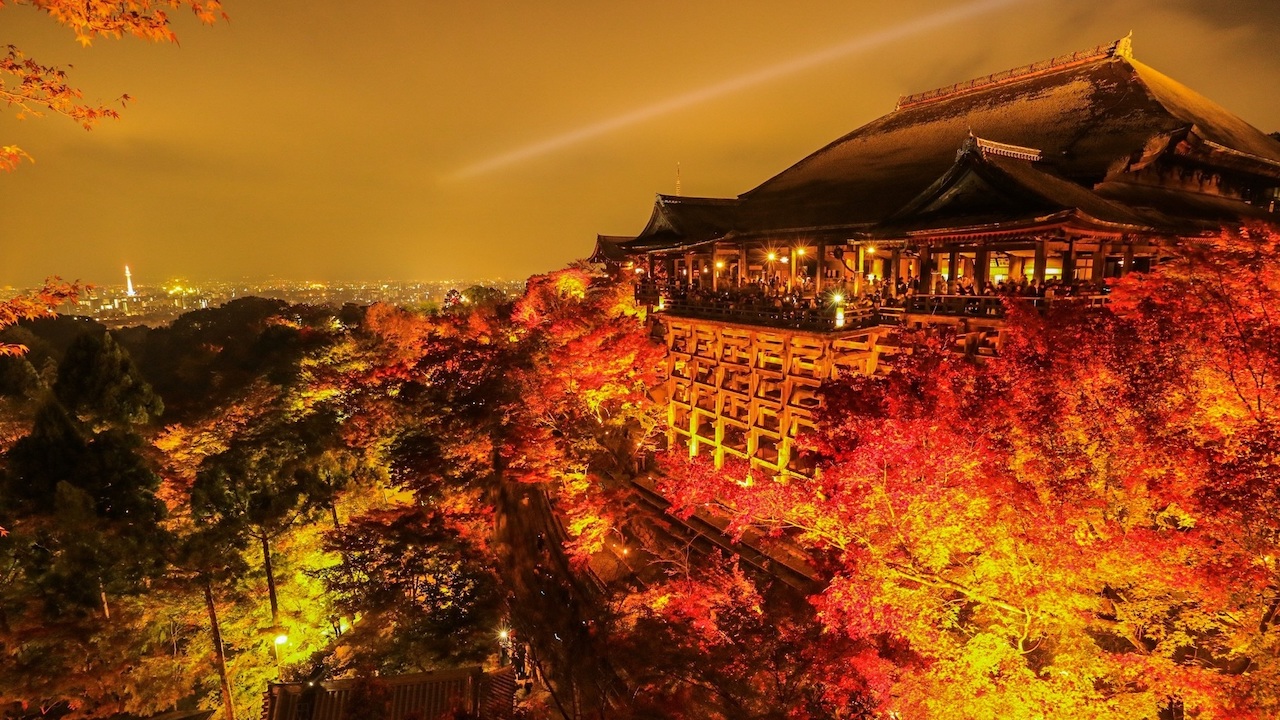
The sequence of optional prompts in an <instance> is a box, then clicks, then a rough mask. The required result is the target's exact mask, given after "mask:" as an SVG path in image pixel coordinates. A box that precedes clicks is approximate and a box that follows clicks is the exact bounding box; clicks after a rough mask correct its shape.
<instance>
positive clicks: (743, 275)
mask: <svg viewBox="0 0 1280 720" xmlns="http://www.w3.org/2000/svg"><path fill="white" fill-rule="evenodd" d="M750 273H751V262H750V260H748V259H747V244H746V243H745V242H740V243H738V287H742V286H743V285H745V284H746V282H747V275H749V274H750Z"/></svg>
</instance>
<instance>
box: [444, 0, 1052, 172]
mask: <svg viewBox="0 0 1280 720" xmlns="http://www.w3.org/2000/svg"><path fill="white" fill-rule="evenodd" d="M1027 1H1028V0H977V1H976V2H971V3H967V4H965V5H961V6H960V7H956V8H952V9H950V10H944V11H941V12H937V13H933V14H930V15H926V16H924V17H921V18H916V19H915V20H909V21H907V22H904V23H901V24H899V25H894V26H893V27H889V28H885V29H883V30H879V31H876V32H872V33H868V34H866V35H860V36H858V37H856V38H854V39H852V40H849V41H848V42H844V43H841V44H839V45H833V46H831V47H828V48H825V49H822V50H818V51H817V52H813V53H809V54H808V55H802V56H800V57H798V58H794V59H791V60H787V61H785V62H782V63H779V64H777V65H771V66H769V67H766V68H761V69H759V70H755V71H753V72H750V73H747V74H745V75H739V76H737V77H734V78H730V79H728V80H724V81H722V82H719V83H716V84H715V85H710V86H708V87H704V88H700V89H698V90H693V91H690V92H687V93H684V94H682V95H676V96H675V97H671V98H667V99H666V100H661V101H659V102H656V103H654V104H652V105H648V106H646V107H642V108H637V109H635V110H632V111H630V112H626V113H623V114H622V115H618V116H616V117H612V118H609V119H607V120H602V121H600V122H597V123H594V124H592V125H587V126H586V127H581V128H578V129H576V130H571V131H569V132H566V133H562V134H560V135H556V136H553V137H550V138H547V139H546V140H540V141H538V142H535V143H532V144H530V145H526V146H525V147H522V148H517V149H515V150H512V151H510V152H506V153H503V154H501V155H495V156H494V157H491V158H488V159H486V160H482V161H480V162H477V163H475V164H473V165H469V166H467V167H465V168H463V169H462V170H460V171H458V173H456V174H455V176H454V177H455V178H457V179H464V178H471V177H476V176H479V175H484V174H486V173H490V172H493V171H495V170H500V169H502V168H505V167H508V166H511V165H515V164H517V163H520V162H524V161H526V160H532V159H534V158H537V157H542V156H544V155H550V154H552V153H554V152H556V151H558V150H563V149H564V148H567V147H571V146H573V145H577V144H579V143H582V142H585V141H587V140H591V139H594V138H597V137H600V136H602V135H607V134H609V133H611V132H614V131H616V130H621V129H622V128H625V127H629V126H632V125H637V124H639V123H642V122H644V121H646V120H652V119H653V118H656V117H659V116H661V115H666V114H669V113H672V112H675V111H677V110H683V109H685V108H688V107H692V106H694V105H699V104H701V103H705V102H707V101H709V100H714V99H716V98H719V97H723V96H725V95H729V94H732V93H735V92H738V91H740V90H745V89H747V88H750V87H754V86H756V85H760V84H763V83H767V82H770V81H772V80H777V79H779V78H782V77H786V76H788V75H795V74H796V73H800V72H803V71H805V70H811V69H813V68H816V67H819V66H821V65H826V64H827V63H831V62H834V61H836V60H840V59H842V58H845V57H848V56H850V55H855V54H858V53H864V52H867V51H868V50H874V49H876V48H878V47H881V46H884V45H888V44H891V43H894V42H898V41H900V40H902V39H904V38H907V37H910V36H912V35H918V34H921V33H925V32H929V31H930V30H937V29H939V28H943V27H946V26H948V25H951V24H954V23H958V22H961V21H964V20H969V19H971V18H974V17H977V16H980V15H985V14H988V13H992V12H995V11H997V10H1001V9H1004V8H1007V7H1009V6H1011V5H1017V4H1021V3H1024V2H1027Z"/></svg>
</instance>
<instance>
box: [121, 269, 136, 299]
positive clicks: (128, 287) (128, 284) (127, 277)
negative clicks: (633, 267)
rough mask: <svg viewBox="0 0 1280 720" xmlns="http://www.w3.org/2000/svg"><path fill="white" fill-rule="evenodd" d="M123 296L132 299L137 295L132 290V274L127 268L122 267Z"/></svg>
mask: <svg viewBox="0 0 1280 720" xmlns="http://www.w3.org/2000/svg"><path fill="white" fill-rule="evenodd" d="M124 294H125V295H126V296H128V297H134V296H135V295H137V294H138V293H137V292H136V291H135V290H134V289H133V273H131V272H129V266H128V265H125V266H124Z"/></svg>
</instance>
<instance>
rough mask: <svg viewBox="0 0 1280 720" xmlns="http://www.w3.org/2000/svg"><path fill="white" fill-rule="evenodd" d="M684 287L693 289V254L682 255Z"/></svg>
mask: <svg viewBox="0 0 1280 720" xmlns="http://www.w3.org/2000/svg"><path fill="white" fill-rule="evenodd" d="M684 285H685V287H687V288H692V287H693V253H685V254H684Z"/></svg>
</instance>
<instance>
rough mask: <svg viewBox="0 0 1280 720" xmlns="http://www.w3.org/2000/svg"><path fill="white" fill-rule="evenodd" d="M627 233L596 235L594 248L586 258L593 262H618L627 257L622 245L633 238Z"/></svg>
mask: <svg viewBox="0 0 1280 720" xmlns="http://www.w3.org/2000/svg"><path fill="white" fill-rule="evenodd" d="M634 239H635V238H633V237H631V236H629V235H596V249H595V250H594V251H593V252H592V253H591V257H589V258H587V262H593V263H620V262H623V261H625V260H626V259H627V251H626V250H625V249H624V245H625V244H626V243H627V242H629V241H631V240H634Z"/></svg>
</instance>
